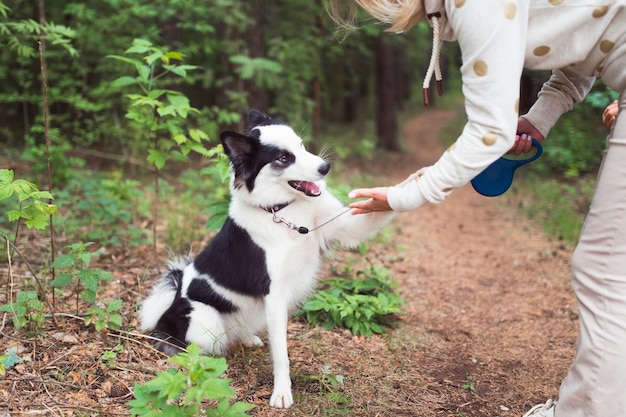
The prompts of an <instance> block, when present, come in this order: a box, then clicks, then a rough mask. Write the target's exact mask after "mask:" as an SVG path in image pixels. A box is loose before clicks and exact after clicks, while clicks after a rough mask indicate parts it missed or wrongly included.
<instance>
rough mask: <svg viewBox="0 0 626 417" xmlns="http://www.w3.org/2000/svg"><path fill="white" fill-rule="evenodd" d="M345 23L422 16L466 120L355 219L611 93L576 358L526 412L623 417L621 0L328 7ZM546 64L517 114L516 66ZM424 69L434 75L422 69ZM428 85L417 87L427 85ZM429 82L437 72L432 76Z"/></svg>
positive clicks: (363, 2) (586, 235)
mask: <svg viewBox="0 0 626 417" xmlns="http://www.w3.org/2000/svg"><path fill="white" fill-rule="evenodd" d="M330 1H331V7H330V11H331V15H332V16H333V18H334V19H335V20H336V21H338V22H339V23H340V24H342V25H347V26H351V24H352V19H353V16H355V13H354V12H355V10H356V9H355V7H356V5H357V4H358V6H360V7H362V8H363V9H364V10H365V11H366V12H368V13H369V14H370V15H372V16H373V17H375V18H376V19H378V20H380V21H381V22H384V23H387V24H389V25H390V27H389V30H390V31H393V32H403V31H407V30H409V29H410V28H411V27H412V26H413V25H414V24H415V23H416V22H418V21H420V20H423V19H426V20H427V21H428V22H429V24H430V25H431V26H432V27H433V31H434V34H435V41H434V48H433V51H434V52H433V54H432V56H433V58H434V61H433V62H432V64H433V65H431V68H430V69H429V71H428V73H429V74H431V73H432V72H433V71H434V72H435V74H436V75H439V74H438V71H437V63H436V61H437V57H438V50H439V46H440V42H441V40H445V41H457V42H458V43H459V46H460V50H461V54H462V59H463V64H462V66H461V75H462V82H463V94H464V96H465V110H466V113H467V119H468V120H467V124H466V125H465V128H464V129H463V132H462V134H461V135H460V136H459V138H458V139H457V140H456V142H455V144H454V145H453V146H451V147H450V148H449V149H448V150H447V151H446V152H444V153H443V155H442V156H441V157H440V159H439V160H438V161H437V162H436V163H435V164H433V165H432V166H430V167H426V168H422V169H420V170H419V171H417V172H416V173H414V174H412V175H410V176H409V177H408V178H407V179H406V180H405V181H404V182H402V183H401V184H398V185H395V186H392V187H377V188H371V189H356V190H353V191H352V192H350V194H349V196H350V198H362V197H365V198H366V199H365V200H362V201H357V202H353V203H351V204H350V207H352V209H353V210H352V211H353V213H354V214H359V213H369V212H373V211H387V210H395V211H400V212H401V211H408V210H413V209H416V208H418V207H420V206H421V205H423V204H425V203H427V202H430V203H439V202H442V201H443V200H444V199H445V198H446V197H447V196H448V195H449V194H450V193H451V192H453V191H454V189H455V188H458V187H461V186H463V185H465V184H466V183H467V182H469V181H470V180H471V179H472V178H473V177H474V176H476V175H477V174H478V173H480V172H481V171H482V170H483V169H484V168H485V167H487V166H488V165H489V164H490V163H491V162H493V161H495V160H496V159H497V158H499V157H500V156H502V155H503V154H504V153H506V152H509V151H510V152H513V153H516V154H519V153H522V152H528V151H529V150H530V149H531V138H536V139H538V140H540V141H542V140H543V139H544V138H545V137H546V136H547V135H548V132H549V131H550V129H551V128H552V126H553V125H554V124H555V123H556V121H557V120H558V119H559V117H560V116H561V115H562V114H563V113H565V112H567V111H569V110H570V109H571V108H572V106H573V104H574V103H578V102H580V101H582V100H583V99H584V97H585V96H586V94H587V93H588V92H589V90H590V89H591V87H592V85H593V83H594V81H595V79H596V77H598V78H601V79H602V81H603V82H604V83H605V84H606V85H607V86H608V87H610V88H612V89H614V90H616V91H618V92H620V93H621V96H620V99H619V108H620V110H621V111H620V112H619V113H618V115H617V117H616V119H615V121H614V124H613V127H612V129H611V132H610V134H609V139H608V143H607V150H606V153H605V156H604V160H603V163H602V168H601V170H600V174H599V177H598V181H597V186H596V190H595V193H594V197H593V201H592V205H591V208H590V211H589V213H588V215H587V219H586V220H585V225H584V227H583V230H582V232H581V236H580V240H579V243H578V245H577V247H576V250H575V252H574V255H573V257H572V285H573V288H574V291H575V293H576V296H577V299H578V302H579V317H580V338H579V345H578V352H577V356H576V359H575V360H574V363H573V365H572V367H571V369H570V372H569V374H568V376H567V377H566V378H565V380H564V381H563V383H562V385H561V389H560V394H559V401H558V406H556V402H552V401H548V402H547V403H545V404H540V405H538V406H536V407H533V409H531V410H530V411H529V412H528V413H527V414H526V416H535V417H540V416H556V417H625V416H626V393H625V392H624V390H625V389H626V388H625V387H626V162H624V161H626V117H624V116H623V115H624V112H623V109H624V107H626V0H344V1H342V0H330ZM346 11H347V13H346ZM524 67H526V68H530V69H544V70H545V69H552V76H551V77H550V79H549V80H548V81H547V82H546V83H545V84H544V86H543V88H542V90H541V92H540V93H539V96H538V99H537V101H536V103H535V104H534V105H533V106H532V108H531V109H530V111H529V112H528V113H527V114H525V115H523V116H522V117H518V106H519V90H520V76H521V73H522V69H523V68H524ZM433 68H434V70H433ZM428 78H429V77H427V81H426V82H425V87H428ZM437 78H439V76H438V77H437Z"/></svg>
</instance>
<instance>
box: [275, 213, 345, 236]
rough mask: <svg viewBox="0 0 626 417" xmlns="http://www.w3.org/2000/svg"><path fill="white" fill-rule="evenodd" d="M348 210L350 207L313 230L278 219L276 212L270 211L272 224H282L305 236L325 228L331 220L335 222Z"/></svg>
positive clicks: (281, 218)
mask: <svg viewBox="0 0 626 417" xmlns="http://www.w3.org/2000/svg"><path fill="white" fill-rule="evenodd" d="M350 210H352V209H351V208H350V207H348V208H347V209H345V210H344V211H342V212H341V213H339V214H337V215H336V216H335V217H333V218H332V219H330V220H327V221H325V222H324V223H322V224H320V225H319V226H317V227H314V228H313V229H309V228H308V227H304V226H299V227H298V226H296V225H295V224H293V223H291V222H289V221H287V220H285V219H284V218H283V217H278V216H277V215H276V212H275V211H274V210H273V209H272V216H274V217H273V220H274V223H284V224H286V225H287V227H289V228H290V229H292V230H297V231H298V233H300V234H302V235H306V234H307V233H309V232H313V231H315V230H317V229H319V228H321V227H324V226H326V225H327V224H328V223H330V222H332V221H333V220H336V219H337V218H338V217H340V216H343V215H344V214H346V213H347V212H349V211H350Z"/></svg>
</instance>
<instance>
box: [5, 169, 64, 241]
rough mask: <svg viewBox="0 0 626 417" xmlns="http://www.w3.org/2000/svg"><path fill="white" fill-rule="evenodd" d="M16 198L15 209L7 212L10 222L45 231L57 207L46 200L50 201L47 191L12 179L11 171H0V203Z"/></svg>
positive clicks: (30, 183) (23, 181)
mask: <svg viewBox="0 0 626 417" xmlns="http://www.w3.org/2000/svg"><path fill="white" fill-rule="evenodd" d="M13 196H16V197H17V199H18V204H17V208H16V209H13V210H8V211H7V218H8V220H9V221H10V222H13V221H19V220H20V219H23V220H24V223H25V224H26V226H28V227H29V228H30V227H32V228H35V229H39V230H41V229H45V228H46V227H47V226H48V224H49V222H50V215H52V214H54V213H56V211H57V207H56V206H55V205H54V204H50V203H49V202H48V201H47V200H50V199H52V194H50V193H49V192H48V191H39V188H38V187H37V185H35V184H33V183H32V182H29V181H26V180H22V179H14V174H13V171H11V170H8V169H0V201H2V200H8V199H9V198H11V197H13Z"/></svg>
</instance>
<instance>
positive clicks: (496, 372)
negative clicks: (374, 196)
mask: <svg viewBox="0 0 626 417" xmlns="http://www.w3.org/2000/svg"><path fill="white" fill-rule="evenodd" d="M453 117H454V113H453V112H451V111H445V110H429V111H427V112H425V113H422V114H421V115H418V116H417V117H415V118H414V119H412V120H410V121H409V122H408V123H407V124H406V126H405V129H404V136H405V140H406V143H407V146H408V149H409V150H410V152H407V153H404V154H402V155H399V154H394V155H385V156H383V157H382V158H381V159H380V160H378V161H377V162H376V163H375V166H373V167H371V172H372V174H373V175H375V176H377V177H378V178H379V179H380V182H381V183H380V184H379V185H385V184H391V183H396V182H399V181H401V180H403V179H404V178H405V177H406V176H407V175H408V174H410V173H411V172H413V171H415V170H417V169H418V168H420V167H422V166H427V165H430V164H432V163H433V162H434V161H435V160H436V159H437V158H438V157H439V155H440V154H441V152H442V146H441V144H440V141H439V137H438V136H439V130H440V129H439V128H440V126H442V125H443V124H445V123H446V122H448V121H450V120H451V119H452V118H453ZM509 193H510V192H509ZM513 204H514V202H513V200H512V199H511V198H510V197H499V198H486V197H482V196H480V195H478V194H477V193H475V192H474V191H473V189H472V188H471V186H469V185H468V186H466V187H463V188H461V189H459V190H456V191H455V192H454V193H453V194H452V195H451V196H450V197H449V198H448V199H447V200H446V201H445V202H444V203H442V204H439V205H426V206H423V207H421V208H420V209H418V210H416V211H414V212H410V213H403V214H401V215H399V216H398V217H397V218H396V220H395V221H394V224H393V228H394V230H395V235H394V236H393V238H392V239H391V241H390V242H389V243H388V244H386V245H385V246H384V247H383V248H382V249H379V250H376V249H373V250H372V252H373V253H370V254H368V256H371V257H376V258H377V259H376V262H379V263H382V264H383V265H384V266H385V267H388V268H389V269H390V270H391V272H392V275H393V276H394V277H395V278H396V279H397V280H398V281H399V283H400V287H401V290H402V295H403V297H404V298H405V299H406V300H407V301H408V304H407V306H406V307H405V314H404V315H403V316H402V319H401V325H400V327H399V328H398V329H396V330H394V331H393V332H392V333H391V334H390V335H386V336H382V337H374V338H372V339H360V338H356V337H353V336H351V335H350V334H349V332H347V331H344V332H339V331H334V332H324V333H322V334H321V335H319V336H318V337H317V338H319V340H317V341H316V342H315V343H311V336H310V335H309V334H304V335H303V334H302V333H301V332H302V331H303V330H301V328H300V327H299V326H300V325H299V324H297V323H296V324H293V325H291V326H290V333H291V335H290V338H293V339H295V342H293V343H292V345H291V346H290V349H291V353H290V356H291V357H292V366H293V368H294V369H293V370H292V371H293V372H294V373H295V374H298V373H302V374H305V375H306V374H307V373H308V374H315V373H316V372H319V367H320V364H321V363H323V364H326V365H330V366H331V369H332V370H334V371H336V372H337V373H341V374H343V375H344V376H345V377H346V381H347V383H346V390H347V391H349V394H348V395H349V396H350V398H351V402H350V406H349V407H348V409H349V410H348V411H347V412H346V414H345V415H347V416H389V417H391V416H420V417H434V416H464V417H479V416H481V417H482V416H500V417H513V416H517V417H521V416H522V415H523V414H524V413H525V412H526V411H527V410H528V409H529V408H530V407H532V406H533V405H535V404H537V403H540V402H544V401H546V400H547V399H548V398H557V395H558V387H559V384H560V381H561V380H562V378H563V377H564V376H565V375H566V373H567V370H568V368H569V366H570V364H571V361H572V359H573V357H574V353H575V345H576V339H577V326H578V322H577V312H576V311H577V310H576V301H575V298H574V296H573V293H572V291H571V288H570V278H569V259H570V256H571V248H566V247H563V246H562V245H560V244H559V242H557V241H553V240H550V239H549V238H547V237H546V236H545V235H543V234H542V233H541V231H540V230H539V228H538V227H537V226H535V225H533V224H532V223H531V222H530V221H529V220H528V219H526V218H525V217H524V216H522V215H521V214H519V213H517V211H516V210H515V208H514V207H513ZM314 338H315V337H314ZM312 356H313V358H312ZM268 378H269V375H268ZM299 389H305V388H304V387H302V386H299V383H298V381H297V380H296V381H295V382H294V391H297V390H299ZM267 394H268V395H269V392H268V393H267ZM296 402H297V400H296ZM304 408H306V407H304ZM320 408H323V407H320ZM254 414H255V415H257V416H271V415H294V416H302V415H341V414H333V413H330V412H329V413H328V414H326V413H325V412H324V410H323V409H315V408H314V409H307V411H302V410H292V411H290V412H288V413H287V414H285V413H283V414H281V413H277V412H276V411H272V410H268V409H267V408H266V407H263V406H261V407H260V408H258V409H257V410H256V411H255V412H254Z"/></svg>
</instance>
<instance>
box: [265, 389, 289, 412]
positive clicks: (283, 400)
mask: <svg viewBox="0 0 626 417" xmlns="http://www.w3.org/2000/svg"><path fill="white" fill-rule="evenodd" d="M292 405H293V397H292V396H291V390H288V391H286V392H285V391H280V390H277V389H275V390H274V392H273V393H272V398H270V407H274V408H289V407H291V406H292Z"/></svg>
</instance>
